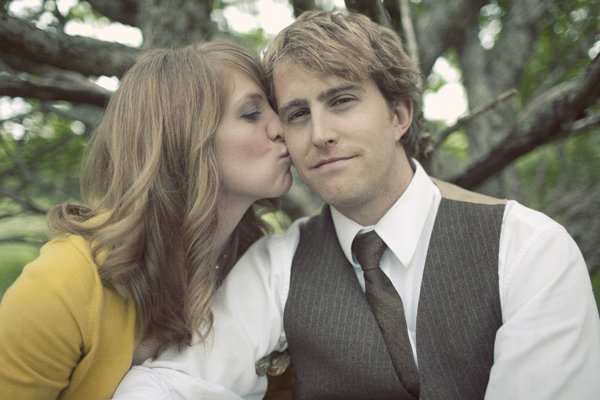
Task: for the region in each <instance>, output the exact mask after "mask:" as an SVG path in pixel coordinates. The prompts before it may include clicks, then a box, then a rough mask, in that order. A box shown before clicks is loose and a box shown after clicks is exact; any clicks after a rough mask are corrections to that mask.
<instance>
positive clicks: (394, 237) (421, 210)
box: [331, 160, 441, 266]
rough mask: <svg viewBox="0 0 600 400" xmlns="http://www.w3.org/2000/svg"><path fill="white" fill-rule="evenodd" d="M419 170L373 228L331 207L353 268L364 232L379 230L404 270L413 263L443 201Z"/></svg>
mask: <svg viewBox="0 0 600 400" xmlns="http://www.w3.org/2000/svg"><path fill="white" fill-rule="evenodd" d="M413 162H414V164H415V166H416V170H415V174H414V176H413V178H412V180H411V181H410V183H409V185H408V187H407V188H406V190H405V191H404V193H403V194H402V196H400V198H399V199H398V200H396V202H395V203H394V205H392V207H391V208H390V209H389V210H388V211H387V213H385V215H384V216H383V217H382V218H381V219H380V220H379V221H378V222H377V223H376V224H375V225H373V226H362V225H360V224H358V223H356V222H355V221H353V220H351V219H350V218H348V217H346V216H345V215H344V214H342V213H341V212H339V211H338V210H336V209H335V208H334V207H331V217H332V219H333V225H334V227H335V232H336V235H337V237H338V241H339V243H340V246H341V247H342V250H343V251H344V255H345V256H346V258H347V259H348V261H350V262H351V263H352V264H356V262H355V261H354V259H353V256H352V241H353V240H354V237H355V236H356V235H357V234H358V233H359V232H361V231H364V232H368V231H370V230H373V229H374V230H375V232H377V234H378V235H379V236H380V237H381V239H383V241H384V242H385V244H386V245H387V246H388V248H389V249H390V250H391V251H392V252H393V253H394V255H395V256H396V257H397V258H398V260H399V261H400V262H401V263H402V265H404V266H408V265H409V263H410V261H411V260H412V258H413V256H414V254H415V250H416V248H417V245H418V243H419V238H420V236H421V232H422V230H423V227H424V225H425V222H426V220H427V217H428V215H429V214H430V213H431V212H432V210H433V208H434V206H435V205H437V203H438V201H439V198H440V197H441V194H440V191H439V189H438V188H437V186H436V185H435V184H434V183H433V182H432V181H431V179H430V178H429V176H427V173H426V172H425V170H424V169H423V167H422V166H421V165H420V164H419V163H418V162H417V161H415V160H413Z"/></svg>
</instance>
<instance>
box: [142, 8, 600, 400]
mask: <svg viewBox="0 0 600 400" xmlns="http://www.w3.org/2000/svg"><path fill="white" fill-rule="evenodd" d="M265 65H266V68H267V72H268V73H269V75H270V77H271V81H272V86H273V89H274V90H273V93H274V97H275V103H276V105H277V108H278V112H279V115H280V117H281V119H282V123H283V127H284V136H285V140H286V143H287V145H288V149H289V152H290V155H291V157H292V160H293V162H294V165H295V166H296V168H297V170H298V173H299V174H300V176H301V177H302V179H303V180H304V182H305V183H306V184H307V185H308V186H309V187H310V188H311V189H312V190H313V191H314V192H315V193H317V194H318V195H319V196H321V197H322V198H323V200H324V201H325V203H327V205H326V206H325V207H324V208H323V210H322V212H321V214H320V215H318V216H315V217H313V218H310V219H308V220H302V221H300V222H297V223H295V224H294V225H293V226H292V227H291V228H290V230H289V231H288V232H287V233H286V234H285V235H279V236H271V237H268V238H265V239H263V240H261V241H259V242H258V243H257V244H255V245H254V246H253V247H252V248H251V249H250V250H249V251H248V253H247V254H246V255H245V256H244V257H243V258H242V259H241V260H240V261H239V263H238V264H237V265H236V267H235V268H234V269H233V270H232V271H231V273H230V275H229V276H228V278H227V279H226V280H225V282H224V283H223V286H222V287H221V288H220V289H219V292H218V293H217V295H216V298H215V301H214V306H213V312H214V316H215V322H214V327H215V332H214V335H213V336H214V339H213V340H214V343H213V348H212V349H210V350H206V349H205V348H199V346H195V347H192V348H189V349H185V350H184V351H182V352H181V353H179V354H178V355H173V354H171V355H169V354H167V355H166V356H165V357H163V359H162V360H160V359H159V360H158V361H156V362H154V364H152V365H151V366H152V367H154V368H155V370H160V369H161V368H162V369H163V371H164V370H165V369H166V370H167V371H169V372H168V373H167V374H165V376H166V375H168V377H167V378H165V379H166V380H167V381H168V383H169V385H170V387H171V388H176V391H177V392H178V393H180V395H181V396H183V397H186V396H187V397H188V398H191V396H193V395H199V394H200V393H205V392H206V393H208V392H211V391H212V393H217V392H218V393H222V392H223V391H227V393H228V395H229V396H231V398H236V397H235V396H242V397H245V398H260V396H261V395H262V393H264V389H265V382H264V380H261V379H260V378H257V377H255V376H254V375H253V365H252V363H253V362H256V361H257V360H259V359H260V358H261V357H263V356H264V355H266V354H268V353H269V352H270V351H271V350H274V349H277V350H281V349H283V348H285V347H286V345H287V346H288V347H289V352H290V355H291V357H292V363H293V365H294V372H295V383H294V399H295V400H303V399H332V398H339V399H379V400H381V399H415V398H420V399H481V398H485V399H528V400H531V399H567V398H568V399H571V398H573V399H592V398H597V396H598V393H600V380H599V379H598V372H597V371H599V370H600V321H599V318H598V311H597V308H596V305H595V301H594V298H593V295H592V290H591V285H590V280H589V276H588V272H587V269H586V267H585V263H584V261H583V259H582V256H581V254H580V252H579V250H578V248H577V246H576V245H575V243H574V242H573V240H572V239H571V237H570V236H569V235H568V234H567V233H566V231H565V230H564V228H562V227H561V226H560V225H558V224H557V223H555V222H554V221H552V220H551V219H549V218H548V217H546V216H544V215H543V214H540V213H538V212H536V211H533V210H531V209H528V208H526V207H524V206H522V205H520V204H518V203H516V202H514V201H501V200H497V199H492V198H489V197H486V196H482V195H478V194H475V193H472V192H467V191H464V190H462V189H459V188H457V187H455V186H452V185H448V184H446V183H443V182H439V181H433V180H431V179H430V178H429V177H428V176H427V175H426V173H425V171H424V170H423V168H422V167H421V166H420V165H419V164H418V163H417V162H416V161H415V160H413V159H412V158H411V155H413V154H414V153H413V152H414V145H413V144H414V138H413V136H414V132H413V129H414V126H413V125H414V123H413V115H414V114H415V113H416V112H418V111H416V108H417V105H418V102H417V99H418V97H419V79H418V73H417V72H416V70H415V68H414V67H413V66H412V64H411V62H410V60H409V59H408V57H407V56H406V54H405V53H404V51H403V50H402V46H401V43H400V40H399V39H398V37H397V36H396V35H395V34H394V33H393V32H392V31H391V30H388V29H386V28H383V27H381V26H378V25H376V24H374V23H372V22H371V21H370V20H368V19H367V18H366V17H364V16H361V15H354V14H351V15H348V16H344V15H332V14H329V13H325V12H306V13H304V14H302V16H301V17H300V18H298V20H297V21H296V22H294V23H293V24H291V25H290V26H289V27H287V28H286V29H284V30H283V31H282V32H281V33H280V34H279V35H278V36H277V37H276V38H275V39H274V41H273V42H272V43H271V45H270V46H269V48H268V49H267V52H266V54H265ZM367 232H371V233H369V234H367V235H366V236H365V235H363V234H364V233H367ZM373 232H374V233H373ZM375 234H376V235H375ZM371 250H373V252H372V253H376V254H372V255H369V254H368V253H369V252H370V251H371ZM373 260H374V261H373ZM215 371H218V372H215ZM182 374H183V375H185V377H186V378H189V377H192V380H193V382H191V381H190V379H188V380H187V383H186V379H184V378H181V375H182ZM215 387H216V388H217V389H214V388H215Z"/></svg>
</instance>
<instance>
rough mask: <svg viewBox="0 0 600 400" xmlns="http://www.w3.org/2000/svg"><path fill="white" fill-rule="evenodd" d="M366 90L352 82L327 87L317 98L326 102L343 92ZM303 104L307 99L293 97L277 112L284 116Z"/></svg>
mask: <svg viewBox="0 0 600 400" xmlns="http://www.w3.org/2000/svg"><path fill="white" fill-rule="evenodd" d="M364 91H365V89H364V88H363V87H362V86H360V85H356V84H353V83H351V84H348V85H342V86H337V87H334V88H331V89H327V90H325V91H324V92H321V93H319V95H318V96H317V100H319V101H320V102H324V101H325V100H327V99H328V98H331V97H333V96H335V95H337V94H339V93H342V92H364ZM303 105H306V100H302V99H293V100H290V101H288V102H287V103H285V104H284V105H282V106H281V107H278V108H277V113H278V114H279V116H280V117H282V116H283V115H285V114H286V112H287V111H289V110H290V109H292V108H295V107H299V106H303Z"/></svg>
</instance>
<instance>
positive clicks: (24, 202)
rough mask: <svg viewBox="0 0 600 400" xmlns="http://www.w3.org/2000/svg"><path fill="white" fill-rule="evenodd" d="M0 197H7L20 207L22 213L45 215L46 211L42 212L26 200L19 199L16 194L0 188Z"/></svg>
mask: <svg viewBox="0 0 600 400" xmlns="http://www.w3.org/2000/svg"><path fill="white" fill-rule="evenodd" d="M0 196H4V197H7V198H9V199H11V200H12V201H14V202H15V203H17V204H19V205H20V206H21V209H22V210H23V211H32V212H34V213H37V214H43V215H45V214H46V212H47V210H43V209H41V208H39V207H38V206H36V205H35V204H33V203H32V202H31V201H29V200H27V199H23V198H21V197H19V196H18V195H17V194H15V193H13V192H11V191H8V190H6V189H4V188H1V187H0Z"/></svg>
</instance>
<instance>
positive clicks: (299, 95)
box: [273, 63, 361, 105]
mask: <svg viewBox="0 0 600 400" xmlns="http://www.w3.org/2000/svg"><path fill="white" fill-rule="evenodd" d="M315 82H317V83H318V84H316V85H315ZM360 85H361V82H360V81H358V82H353V81H350V80H347V79H345V78H343V77H341V76H338V75H334V74H329V73H319V72H315V71H311V70H309V69H307V68H305V67H303V66H300V65H292V64H290V63H285V64H282V65H278V66H276V67H275V69H274V72H273V88H274V91H275V93H274V94H275V100H276V102H277V104H278V105H280V103H281V102H286V101H289V100H291V99H295V100H302V99H307V98H309V97H320V98H322V97H323V96H325V95H326V92H327V91H328V90H330V89H331V88H336V87H349V86H360Z"/></svg>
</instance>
